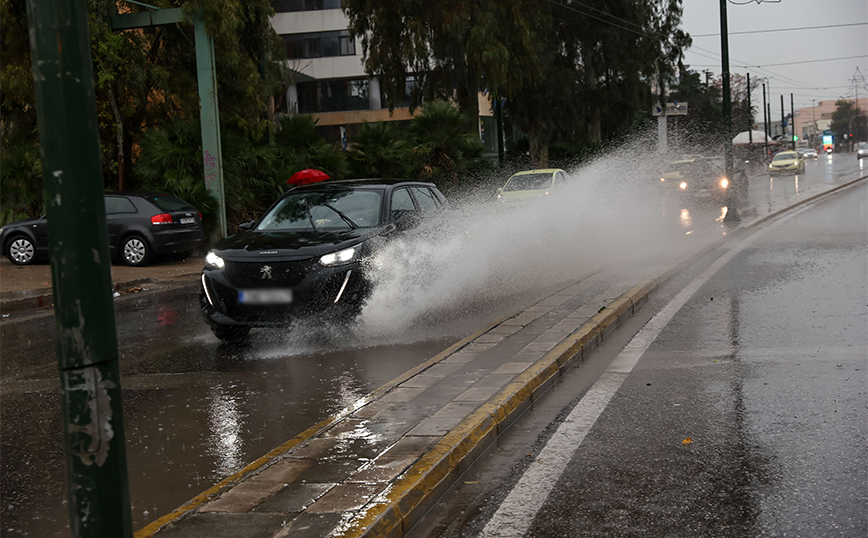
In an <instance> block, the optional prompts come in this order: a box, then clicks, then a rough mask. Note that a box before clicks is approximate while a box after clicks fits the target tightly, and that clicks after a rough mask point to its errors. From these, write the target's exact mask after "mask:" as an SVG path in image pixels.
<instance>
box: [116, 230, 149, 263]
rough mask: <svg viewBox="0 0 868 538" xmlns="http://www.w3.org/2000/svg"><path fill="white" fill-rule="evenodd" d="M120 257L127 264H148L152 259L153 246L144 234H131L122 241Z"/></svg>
mask: <svg viewBox="0 0 868 538" xmlns="http://www.w3.org/2000/svg"><path fill="white" fill-rule="evenodd" d="M120 257H121V261H122V262H124V264H126V265H130V266H133V267H139V266H142V265H147V264H148V262H150V261H151V246H150V245H148V242H147V241H146V240H145V238H143V237H142V236H140V235H131V236H129V237H127V238H125V239H124V240H123V242H122V243H121V250H120Z"/></svg>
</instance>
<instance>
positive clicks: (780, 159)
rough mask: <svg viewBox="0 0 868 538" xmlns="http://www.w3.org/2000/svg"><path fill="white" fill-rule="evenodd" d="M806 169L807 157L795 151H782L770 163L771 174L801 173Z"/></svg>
mask: <svg viewBox="0 0 868 538" xmlns="http://www.w3.org/2000/svg"><path fill="white" fill-rule="evenodd" d="M804 171H805V158H804V157H802V155H801V154H799V153H797V152H795V151H781V152H780V153H778V154H776V155H775V158H774V159H772V162H771V163H769V174H801V173H802V172H804Z"/></svg>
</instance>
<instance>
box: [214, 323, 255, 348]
mask: <svg viewBox="0 0 868 538" xmlns="http://www.w3.org/2000/svg"><path fill="white" fill-rule="evenodd" d="M211 330H212V331H213V332H214V336H216V337H217V338H219V339H220V340H223V341H224V342H226V343H227V344H237V343H238V342H243V341H244V340H246V339H247V337H248V336H249V335H250V327H243V326H240V325H212V326H211Z"/></svg>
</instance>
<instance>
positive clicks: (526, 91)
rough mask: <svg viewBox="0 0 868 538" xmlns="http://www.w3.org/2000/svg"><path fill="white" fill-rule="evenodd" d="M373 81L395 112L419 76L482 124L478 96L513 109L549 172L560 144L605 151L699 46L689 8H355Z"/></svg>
mask: <svg viewBox="0 0 868 538" xmlns="http://www.w3.org/2000/svg"><path fill="white" fill-rule="evenodd" d="M343 5H344V10H345V12H346V13H347V15H348V16H349V18H350V21H351V31H352V33H353V34H354V35H357V36H360V37H361V40H362V47H363V52H364V55H365V66H366V70H367V72H368V73H369V74H371V75H376V76H379V77H380V78H381V79H382V85H383V87H384V89H385V90H386V94H387V97H388V99H389V101H390V104H394V102H396V101H397V100H398V99H400V96H402V95H403V94H404V81H405V78H406V77H407V76H408V75H413V76H416V77H417V78H418V79H421V80H422V84H421V85H420V87H419V89H418V92H419V93H421V94H422V95H423V96H424V97H426V98H431V97H437V96H440V97H446V98H455V99H456V101H457V102H458V104H459V106H460V107H461V110H462V111H464V112H466V113H467V114H468V118H474V117H476V115H477V114H476V112H477V100H476V99H475V95H476V93H477V91H478V90H480V89H485V90H488V91H490V92H491V93H492V94H493V95H495V96H497V97H506V98H507V99H508V102H509V108H508V110H509V115H508V117H509V121H511V122H514V126H513V127H514V131H515V132H517V133H521V134H523V135H524V136H526V137H527V139H528V147H529V151H530V153H531V155H532V157H533V159H534V160H535V161H537V162H538V163H540V164H544V163H545V162H546V161H547V159H548V146H549V145H550V144H558V143H568V144H569V143H571V144H583V145H589V146H590V145H596V144H599V143H600V142H601V141H602V140H608V139H611V138H613V137H615V136H618V135H619V134H620V133H622V132H623V131H624V130H626V129H628V128H629V127H630V125H631V123H632V122H633V121H634V120H635V118H636V111H637V110H649V109H650V107H651V96H650V89H651V86H652V83H653V84H663V85H665V84H666V83H668V82H669V81H670V80H671V79H672V77H673V75H674V73H675V72H676V68H677V66H678V64H679V63H680V61H681V56H682V51H683V49H684V48H685V47H687V46H689V44H690V38H689V36H688V35H687V34H685V33H684V32H683V31H682V30H680V28H679V25H680V22H681V14H682V9H681V0H612V1H609V2H605V3H596V4H593V5H589V4H584V3H577V2H570V1H569V0H564V1H563V2H558V1H553V2H531V1H525V0H441V1H434V2H415V1H411V0H398V1H394V0H345V1H344V4H343Z"/></svg>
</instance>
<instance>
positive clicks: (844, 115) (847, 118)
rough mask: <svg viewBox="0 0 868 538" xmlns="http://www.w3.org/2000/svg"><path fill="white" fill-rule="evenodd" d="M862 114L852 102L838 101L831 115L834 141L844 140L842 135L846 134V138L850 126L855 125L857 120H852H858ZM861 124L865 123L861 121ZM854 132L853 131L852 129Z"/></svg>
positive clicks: (848, 134)
mask: <svg viewBox="0 0 868 538" xmlns="http://www.w3.org/2000/svg"><path fill="white" fill-rule="evenodd" d="M862 114H863V112H862V111H861V110H860V109H859V108H858V107H857V106H856V104H855V103H854V102H853V101H848V100H847V99H839V100H838V101H836V102H835V112H833V113H832V126H831V130H832V133H834V135H835V140H836V141H843V140H845V138H844V135H845V134H846V135H847V136H848V137H849V136H850V134H855V133H850V127H851V125H856V126H857V127H858V126H859V125H858V124H857V121H858V120H854V119H853V118H858V117H859V116H861V115H862ZM861 123H863V124H864V123H865V121H864V120H862V122H861ZM854 131H855V129H854Z"/></svg>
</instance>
